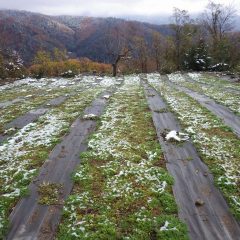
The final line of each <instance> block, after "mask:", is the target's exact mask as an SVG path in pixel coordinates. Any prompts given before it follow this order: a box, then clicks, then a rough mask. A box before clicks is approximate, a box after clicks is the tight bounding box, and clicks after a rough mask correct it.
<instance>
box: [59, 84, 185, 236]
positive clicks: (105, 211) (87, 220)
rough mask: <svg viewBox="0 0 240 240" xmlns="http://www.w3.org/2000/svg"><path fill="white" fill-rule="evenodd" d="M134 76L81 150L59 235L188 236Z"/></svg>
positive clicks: (146, 107)
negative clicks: (165, 226) (166, 225)
mask: <svg viewBox="0 0 240 240" xmlns="http://www.w3.org/2000/svg"><path fill="white" fill-rule="evenodd" d="M132 81H133V82H131V81H129V80H128V81H127V83H126V84H125V85H124V86H123V87H121V88H120V90H119V91H117V93H116V94H114V96H113V97H112V98H111V99H110V103H109V106H108V108H107V110H106V112H105V114H104V115H103V116H102V117H101V118H100V121H99V124H98V130H97V131H96V133H95V134H93V135H92V136H91V138H90V139H89V143H88V151H87V152H84V153H82V154H81V165H80V166H79V167H78V169H77V170H76V171H75V173H74V174H73V180H74V182H75V184H74V189H73V191H72V193H71V195H70V196H69V198H68V200H67V201H66V203H65V206H64V214H63V220H62V223H61V224H60V227H59V232H58V236H57V239H61V240H62V239H88V240H90V239H104V240H105V239H136V240H137V239H144V240H145V239H164V240H165V239H171V240H172V239H188V237H187V229H186V226H185V224H183V223H182V222H181V221H180V220H179V219H178V217H177V212H178V209H177V205H176V203H175V200H174V197H173V194H172V185H173V178H172V177H171V176H170V175H169V174H168V172H167V171H166V169H165V163H164V159H163V154H162V151H161V148H160V145H159V143H158V141H157V136H156V132H155V129H154V127H153V123H152V118H151V114H150V111H149V109H148V106H147V103H146V99H145V96H144V93H143V89H142V88H141V87H140V85H139V81H134V80H132ZM166 222H169V226H168V227H167V229H168V231H165V230H164V228H163V229H162V230H161V228H162V227H163V226H164V225H165V224H166Z"/></svg>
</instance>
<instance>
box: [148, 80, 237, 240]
mask: <svg viewBox="0 0 240 240" xmlns="http://www.w3.org/2000/svg"><path fill="white" fill-rule="evenodd" d="M144 86H145V90H146V97H147V99H148V102H149V106H150V108H151V110H152V115H153V121H154V124H155V127H156V130H157V133H158V138H159V142H160V143H161V145H162V146H163V149H164V156H165V159H166V161H167V169H168V171H169V172H170V173H171V175H172V176H173V177H174V179H175V184H174V187H173V192H174V196H175V198H176V201H177V203H178V205H179V207H180V212H179V216H180V218H181V219H183V220H184V221H185V222H186V223H187V225H188V228H189V235H190V238H191V239H199V240H201V239H204V240H205V239H206V240H208V239H221V240H225V239H228V240H230V239H232V240H235V239H239V236H240V226H239V224H238V223H237V221H236V220H235V218H234V217H233V216H232V214H231V212H230V210H229V207H228V205H227V203H226V201H225V199H224V198H223V196H222V194H221V193H220V192H219V190H218V189H217V188H216V187H215V186H214V182H213V177H212V175H211V173H210V172H209V170H208V168H207V166H206V165H205V164H204V163H203V162H202V161H201V159H200V158H199V156H198V154H197V151H196V149H195V148H194V146H193V144H192V143H191V142H190V141H186V142H183V143H181V144H176V143H171V142H166V141H165V139H164V137H163V133H164V132H165V131H166V129H168V130H177V131H180V130H181V129H180V126H179V124H178V122H177V121H176V118H175V117H174V115H173V114H172V113H170V112H168V111H167V106H166V105H165V103H164V102H163V100H162V99H161V97H160V96H159V94H158V93H157V92H156V90H155V89H153V88H151V87H150V86H148V85H146V84H144ZM163 110H164V111H163Z"/></svg>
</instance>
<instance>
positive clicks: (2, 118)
mask: <svg viewBox="0 0 240 240" xmlns="http://www.w3.org/2000/svg"><path fill="white" fill-rule="evenodd" d="M107 79H108V78H107ZM30 80H31V81H30ZM30 80H29V81H28V82H27V83H28V85H27V86H25V85H24V86H25V88H29V89H28V90H26V89H24V86H23V87H22V89H19V90H17V89H16V90H15V91H17V92H11V95H13V96H15V95H18V93H19V92H21V91H24V94H25V96H24V98H23V100H22V101H19V102H16V103H15V104H12V105H10V106H8V107H7V108H3V109H0V122H1V124H0V134H1V133H3V131H4V125H5V124H7V123H9V122H10V121H12V120H13V119H15V118H17V117H19V116H21V115H23V114H24V113H26V112H28V111H30V110H32V109H34V108H36V107H39V106H40V105H42V104H44V103H46V101H49V100H51V99H54V98H57V97H59V96H64V95H67V96H69V95H70V94H71V95H74V94H77V93H78V92H80V91H81V92H82V91H83V90H87V89H90V88H93V87H97V86H98V84H94V82H95V80H96V77H91V76H85V77H84V78H83V79H78V78H75V79H44V80H39V81H40V83H38V80H36V79H35V80H34V79H30ZM80 80H81V81H80ZM108 81H109V80H108ZM42 82H45V85H44V84H41V83H42ZM49 82H50V83H49ZM109 82H110V81H109ZM114 83H115V82H114V81H112V82H111V84H112V85H113V84H114ZM32 85H33V86H32ZM40 87H41V88H40ZM61 87H62V88H61ZM100 87H103V88H104V87H105V86H100ZM31 88H32V89H31ZM5 94H7V95H9V92H7V93H5V92H4V95H5Z"/></svg>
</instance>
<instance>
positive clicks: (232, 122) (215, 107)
mask: <svg viewBox="0 0 240 240" xmlns="http://www.w3.org/2000/svg"><path fill="white" fill-rule="evenodd" d="M170 84H171V85H172V86H174V87H176V88H177V89H178V90H180V91H182V92H185V93H186V94H188V95H189V96H191V97H192V98H193V99H195V100H196V101H198V102H199V103H200V104H201V105H202V106H203V107H205V108H207V109H208V110H209V111H211V112H212V113H214V114H215V115H217V116H218V117H219V118H221V119H222V120H223V121H224V123H225V124H226V125H227V126H229V127H230V128H231V129H232V130H233V131H234V132H235V133H236V134H237V136H238V137H240V117H238V116H236V115H235V114H234V113H233V112H232V111H230V110H229V109H228V108H227V107H225V106H223V105H221V104H218V103H216V102H215V101H214V100H212V99H211V98H209V97H207V96H206V95H203V94H200V93H198V92H195V91H193V90H190V89H188V88H186V87H182V86H178V85H177V84H173V83H172V82H171V83H170ZM239 104H240V103H239Z"/></svg>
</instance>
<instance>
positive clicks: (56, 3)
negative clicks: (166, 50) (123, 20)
mask: <svg viewBox="0 0 240 240" xmlns="http://www.w3.org/2000/svg"><path fill="white" fill-rule="evenodd" d="M233 1H234V3H235V6H236V8H237V9H238V10H240V3H239V1H240V0H233ZM217 2H218V3H222V4H229V3H230V1H229V0H217ZM231 2H232V1H231ZM207 3H208V0H0V8H4V9H19V10H28V11H33V12H41V13H45V14H50V15H61V14H67V15H84V16H100V17H109V16H115V17H123V16H124V17H126V16H127V17H129V18H141V17H143V16H144V17H145V18H146V19H147V18H149V19H150V18H154V16H160V15H162V16H167V15H170V14H171V12H172V10H173V7H178V8H181V9H186V10H188V11H189V12H190V13H193V14H195V13H198V12H200V11H202V10H203V9H204V7H205V6H206V5H207Z"/></svg>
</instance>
